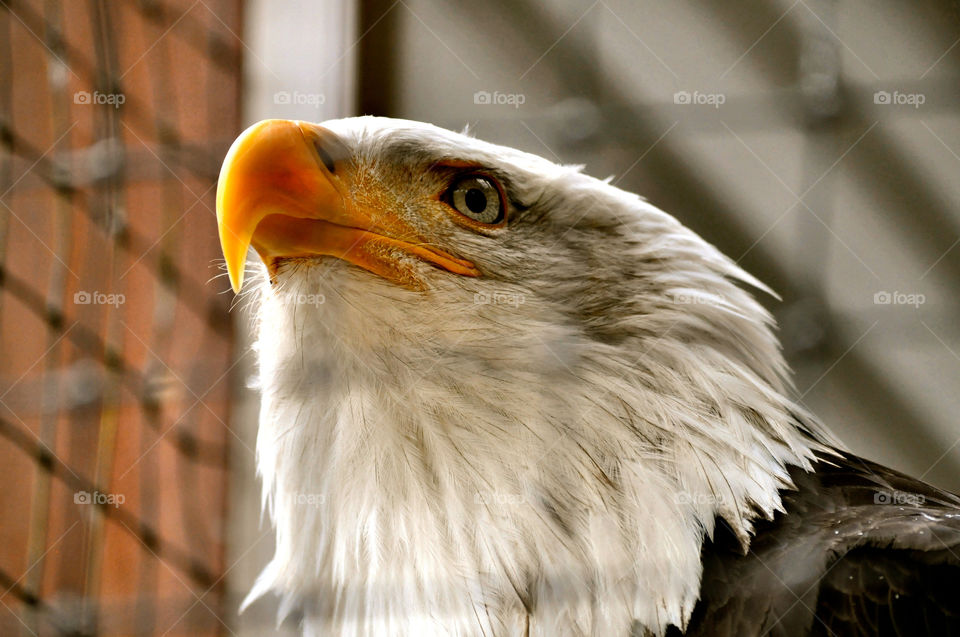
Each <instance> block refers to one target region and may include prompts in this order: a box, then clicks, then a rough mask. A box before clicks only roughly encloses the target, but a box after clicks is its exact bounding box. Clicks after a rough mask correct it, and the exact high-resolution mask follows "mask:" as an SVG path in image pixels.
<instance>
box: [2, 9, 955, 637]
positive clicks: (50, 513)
mask: <svg viewBox="0 0 960 637" xmlns="http://www.w3.org/2000/svg"><path fill="white" fill-rule="evenodd" d="M958 103H960V6H958V4H957V2H954V1H949V0H914V1H913V2H911V3H904V2H899V1H897V0H869V1H867V0H857V1H841V0H832V1H831V0H763V1H753V0H751V1H743V2H726V3H717V2H711V1H709V0H686V1H682V2H677V1H676V0H642V1H636V0H634V1H628V0H597V1H596V2H592V3H591V2H583V1H579V0H577V1H575V0H551V1H550V2H543V1H538V0H487V1H485V2H476V1H466V0H463V1H458V2H444V1H441V0H395V1H391V0H343V1H339V2H334V1H332V0H313V1H307V0H287V1H284V2H268V0H113V1H110V2H108V1H106V0H100V1H97V0H73V1H71V2H58V1H55V0H0V481H2V482H0V483H2V485H3V488H0V635H4V636H5V635H77V636H80V635H171V636H173V635H267V634H288V633H290V632H291V630H292V628H293V627H294V626H295V623H296V622H295V618H294V619H293V620H288V621H287V622H286V623H285V624H283V625H282V626H280V627H279V628H275V620H274V616H275V608H276V604H275V602H273V601H271V600H265V601H261V602H257V603H256V604H254V605H253V606H252V607H251V608H250V609H249V610H248V611H247V612H246V613H244V614H243V615H238V614H237V607H238V604H239V602H240V600H241V599H242V597H243V596H244V595H245V593H246V591H247V590H249V587H250V585H251V583H252V581H253V579H254V578H255V577H256V574H257V573H258V571H259V569H260V568H262V567H263V565H264V564H266V562H267V560H268V559H269V556H270V555H271V553H272V548H273V546H272V542H273V540H272V537H271V534H270V531H269V528H268V527H269V525H267V524H262V523H261V519H260V513H259V487H258V484H257V480H256V476H255V469H254V454H253V447H254V439H255V433H256V409H257V403H256V400H257V399H256V396H255V395H252V394H251V392H249V391H248V390H246V385H247V382H248V379H249V378H250V376H251V375H252V374H253V373H254V371H255V370H254V368H253V366H252V360H251V358H252V357H251V356H250V355H249V337H248V334H247V332H246V325H247V319H246V317H245V316H244V312H243V311H242V310H234V311H232V312H231V311H230V310H231V304H232V299H233V295H232V293H231V292H230V291H229V284H228V283H227V281H226V279H225V278H223V277H222V276H221V275H222V270H221V267H220V266H221V264H222V260H221V259H220V255H219V249H218V242H217V234H216V218H215V213H214V194H215V186H216V178H217V174H218V171H219V166H220V162H221V160H222V158H223V156H224V153H225V152H226V149H227V148H228V147H229V144H230V142H231V141H232V140H233V138H234V137H235V136H236V135H237V133H239V132H240V131H241V130H242V129H243V128H244V127H246V126H247V125H249V124H250V123H252V122H254V121H256V120H259V119H262V118H265V117H284V118H299V119H307V120H311V121H323V120H325V119H328V118H332V117H342V116H348V115H355V114H362V113H371V114H378V115H388V116H393V117H404V118H410V119H417V120H424V121H428V122H433V123H435V124H438V125H440V126H444V127H448V128H453V129H462V128H463V127H464V126H465V125H469V126H470V128H471V130H472V131H473V133H474V134H475V135H476V136H477V137H480V138H482V139H486V140H489V141H493V142H497V143H503V144H509V145H512V146H515V147H519V148H522V149H524V150H527V151H531V152H534V153H537V154H540V155H543V156H545V157H547V158H550V159H552V160H555V161H559V162H564V163H576V164H583V165H584V167H585V168H584V170H585V171H586V172H587V173H589V174H591V175H594V176H597V177H606V176H612V177H613V180H614V183H616V184H617V185H618V186H620V187H622V188H625V189H627V190H631V191H634V192H638V193H640V194H642V195H644V196H645V197H646V198H647V199H649V200H650V201H651V202H653V203H654V204H656V205H657V206H659V207H661V208H663V209H665V210H667V211H669V212H671V213H672V214H674V215H676V216H677V217H678V218H679V219H680V220H681V221H682V222H684V223H685V224H687V225H688V226H690V227H692V228H693V229H695V230H696V231H697V232H699V233H700V234H702V235H703V236H705V237H706V238H707V239H708V240H710V241H711V242H713V243H715V244H716V245H717V246H719V247H720V248H721V249H722V250H723V251H724V252H725V253H727V254H728V255H730V256H731V257H733V258H734V259H736V260H737V261H738V262H740V263H741V264H742V265H743V266H744V267H745V268H746V269H747V270H749V271H750V272H752V273H753V274H755V275H757V276H758V277H759V278H760V279H762V280H764V281H765V282H766V283H768V284H769V285H770V286H771V287H773V288H774V289H775V290H777V292H778V293H779V294H780V295H781V297H782V300H780V301H777V300H775V299H764V302H765V303H766V304H767V306H768V307H769V308H770V309H771V310H772V311H773V312H774V313H775V315H776V316H777V318H778V321H779V323H780V326H781V330H780V333H781V336H782V339H783V344H784V348H785V350H786V354H787V356H788V358H789V360H790V363H791V365H792V366H793V368H794V369H795V370H796V374H797V375H796V384H797V396H799V397H800V399H801V400H802V402H803V403H804V404H806V405H807V406H808V407H809V408H810V409H811V410H812V411H813V412H815V413H816V414H818V415H819V416H820V417H821V418H822V419H823V420H824V421H825V422H827V424H828V425H829V426H830V427H831V428H832V429H833V430H834V431H835V432H836V433H837V435H838V436H839V437H840V438H841V439H842V440H843V441H844V442H845V443H846V444H847V445H848V446H849V447H850V448H851V449H852V450H853V451H855V452H857V453H859V454H862V455H864V456H867V457H869V458H872V459H874V460H878V461H880V462H882V463H885V464H888V465H890V466H892V467H894V468H897V469H900V470H903V471H906V472H909V473H911V474H913V475H916V476H919V477H922V478H924V479H925V480H928V481H930V482H933V483H934V484H937V485H939V486H942V487H946V488H949V489H953V490H960V473H958V468H960V422H958V418H957V413H958V412H960V391H958V390H960V383H958V380H960V322H958V318H960V299H958V291H960V205H958V204H960V179H958V176H960V110H958Z"/></svg>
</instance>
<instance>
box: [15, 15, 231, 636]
mask: <svg viewBox="0 0 960 637" xmlns="http://www.w3.org/2000/svg"><path fill="white" fill-rule="evenodd" d="M241 4H242V3H241V2H240V1H239V0H197V1H195V2H178V1H173V0H165V1H163V2H159V1H148V0H142V1H134V0H129V1H127V0H124V1H122V2H107V1H105V0H101V1H96V0H90V1H89V2H59V1H52V0H47V1H44V0H34V1H24V0H2V1H0V325H2V330H0V480H2V484H3V487H4V488H2V489H0V518H2V520H3V521H2V524H0V634H2V635H171V636H172V635H213V634H225V633H229V632H230V629H229V627H228V626H226V625H225V624H224V623H223V620H222V619H221V617H223V616H224V615H225V613H224V612H223V608H222V607H223V605H224V600H225V595H224V584H223V580H224V575H225V572H226V571H227V569H228V567H229V565H228V564H225V532H226V529H225V520H226V506H227V471H228V469H229V466H228V463H229V456H228V449H229V448H230V444H231V440H232V434H231V432H230V430H229V428H228V426H227V422H228V416H229V385H230V378H231V372H232V368H231V364H232V361H233V359H232V355H233V353H232V343H233V332H232V326H231V323H230V321H229V318H228V313H227V310H228V309H229V302H230V297H229V296H227V295H223V294H217V293H216V292H217V291H222V290H224V289H226V288H227V286H226V285H225V284H220V283H219V280H218V282H216V283H214V284H211V283H210V279H211V278H213V277H215V276H217V275H218V274H220V273H221V271H220V269H219V267H218V266H217V259H218V257H219V252H218V246H217V239H216V237H217V233H216V217H215V213H214V194H215V188H216V178H217V173H218V169H219V162H220V159H221V158H222V157H223V154H224V152H225V151H226V148H227V147H228V145H229V143H230V141H231V139H232V138H233V136H234V135H235V134H236V131H237V128H238V126H239V117H240V116H239V104H240V72H241V57H242V56H241V51H242V44H241V42H240V40H239V38H238V37H237V35H236V34H237V33H238V32H239V30H240V27H241ZM234 444H235V443H234Z"/></svg>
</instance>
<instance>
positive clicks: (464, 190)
mask: <svg viewBox="0 0 960 637" xmlns="http://www.w3.org/2000/svg"><path fill="white" fill-rule="evenodd" d="M447 203H448V204H449V205H450V206H452V207H453V208H454V209H455V210H456V211H457V212H459V213H460V214H462V215H463V216H465V217H467V218H468V219H472V220H473V221H477V222H480V223H484V224H491V225H493V224H497V223H500V222H501V221H503V218H504V214H505V206H504V202H503V192H502V191H501V189H500V187H499V186H498V184H497V183H496V182H495V181H494V180H493V179H491V178H490V177H486V176H484V175H467V176H465V177H458V178H457V179H456V180H455V181H454V182H453V183H452V184H451V185H450V189H449V190H448V191H447Z"/></svg>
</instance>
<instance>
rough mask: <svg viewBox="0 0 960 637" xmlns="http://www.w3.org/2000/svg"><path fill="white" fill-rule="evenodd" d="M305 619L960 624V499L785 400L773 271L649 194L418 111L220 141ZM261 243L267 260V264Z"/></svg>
mask: <svg viewBox="0 0 960 637" xmlns="http://www.w3.org/2000/svg"><path fill="white" fill-rule="evenodd" d="M217 218H218V223H219V231H220V240H221V245H222V248H223V253H224V257H225V259H226V265H227V269H228V273H229V278H230V281H231V283H232V286H233V288H234V290H235V291H238V292H239V291H240V289H241V286H242V285H243V281H244V278H245V277H246V278H250V279H251V281H250V282H249V284H248V287H247V290H245V294H248V295H249V299H250V301H249V302H250V304H251V307H252V308H253V309H254V314H255V331H256V342H255V346H254V347H255V351H256V353H257V356H258V358H259V376H258V377H259V390H260V393H261V396H262V402H261V410H260V424H259V433H258V438H257V467H258V472H259V474H260V476H261V477H262V480H263V505H264V507H265V509H266V510H267V511H268V513H269V517H270V519H271V520H272V522H273V525H274V526H275V529H276V552H275V555H274V558H273V560H272V561H271V563H270V564H269V566H268V567H267V568H266V569H265V571H264V572H263V574H262V575H261V577H260V578H259V580H258V582H257V584H256V586H255V587H254V590H253V591H251V594H250V597H248V603H249V601H250V600H253V599H255V598H257V597H258V596H260V595H262V594H264V593H265V592H274V593H276V594H278V595H279V596H280V597H281V599H282V600H283V603H282V604H281V612H282V613H286V612H288V611H290V610H291V609H296V610H298V611H299V612H300V613H301V616H302V624H303V630H304V634H306V635H329V636H336V637H341V636H342V637H346V636H348V635H350V636H365V637H393V636H400V635H404V636H433V635H437V636H439V635H454V636H462V637H466V636H518V637H519V636H523V637H532V636H542V637H573V636H587V635H590V636H602V637H609V636H620V635H624V636H626V635H678V634H685V635H739V636H742V635H768V634H769V635H821V634H822V635H873V634H877V635H886V634H891V635H892V634H902V635H919V634H943V635H945V634H960V585H958V580H960V558H958V555H960V499H958V498H957V497H956V496H954V495H951V494H949V493H946V492H944V491H941V490H939V489H936V488H934V487H932V486H929V485H926V484H923V483H922V482H919V481H917V480H914V479H911V478H909V477H906V476H903V475H901V474H899V473H896V472H894V471H892V470H890V469H886V468H884V467H881V466H878V465H876V464H873V463H870V462H868V461H866V460H862V459H860V458H858V457H856V456H854V455H852V454H851V453H849V452H847V451H845V450H844V449H843V448H842V446H841V445H840V444H838V443H837V442H836V441H835V440H834V438H833V437H832V436H831V435H830V433H829V432H828V431H827V429H826V428H824V427H823V426H822V425H821V424H820V422H819V421H818V420H817V419H816V418H815V417H813V416H812V415H811V414H809V413H808V412H807V411H806V410H805V409H804V408H803V407H802V406H801V405H800V404H798V402H797V401H796V400H795V399H793V398H791V394H792V388H791V384H790V381H789V377H788V371H787V369H786V365H785V363H784V360H783V358H782V356H781V353H780V348H779V344H778V342H777V340H776V338H775V336H774V333H773V320H772V318H771V316H770V315H769V314H768V313H767V312H766V311H765V310H764V309H763V307H762V306H761V305H760V304H759V303H758V302H757V301H756V300H755V299H754V297H753V296H752V295H751V293H749V292H748V291H747V289H748V288H752V289H753V290H755V291H761V292H769V290H768V289H767V288H766V287H765V286H764V285H763V284H762V283H761V282H760V281H758V280H757V279H755V278H754V277H752V276H751V275H749V274H747V273H746V272H745V271H743V270H742V269H740V268H739V267H738V266H737V265H736V264H735V263H734V262H733V261H731V260H730V259H728V258H727V257H725V256H724V255H722V254H721V253H720V252H719V251H718V250H717V249H716V248H714V247H713V246H711V245H710V244H708V243H707V242H706V241H704V240H703V239H701V238H700V237H699V236H697V235H696V234H694V233H693V232H692V231H690V230H688V229H687V228H685V227H684V226H683V225H681V224H680V223H679V222H678V221H677V220H675V219H674V218H673V217H671V216H669V215H668V214H666V213H664V212H662V211H660V210H658V209H657V208H655V207H654V206H652V205H650V204H649V203H647V202H646V201H644V200H643V199H641V198H640V197H638V196H636V195H634V194H631V193H628V192H625V191H623V190H620V189H618V188H616V187H614V186H613V185H611V184H610V183H608V182H605V181H601V180H597V179H594V178H592V177H589V176H587V175H585V174H583V173H582V172H580V169H579V167H571V166H561V165H557V164H554V163H552V162H550V161H548V160H546V159H543V158H541V157H537V156H534V155H531V154H528V153H525V152H520V151H518V150H515V149H512V148H508V147H504V146H498V145H494V144H490V143H485V142H483V141H480V140H477V139H475V138H473V137H471V136H468V135H466V134H459V133H454V132H450V131H447V130H444V129H441V128H437V127H435V126H432V125H428V124H423V123H419V122H412V121H404V120H395V119H388V118H379V117H358V118H348V119H341V120H335V121H328V122H325V123H324V124H323V125H316V124H311V123H307V122H300V121H283V120H267V121H262V122H260V123H258V124H255V125H253V126H252V127H250V128H249V129H247V130H246V131H245V132H244V133H243V134H241V135H240V137H239V138H238V139H237V140H236V141H235V142H234V144H233V146H232V147H231V149H230V151H229V153H228V154H227V157H226V159H225V161H224V164H223V168H222V171H221V173H220V180H219V184H218V192H217ZM250 246H252V247H253V248H254V249H255V250H256V252H257V253H258V255H259V256H260V259H261V260H262V266H261V265H259V264H257V265H256V266H254V268H253V270H252V271H251V272H249V273H245V267H246V266H245V263H244V262H245V256H246V253H247V250H248V248H249V247H250Z"/></svg>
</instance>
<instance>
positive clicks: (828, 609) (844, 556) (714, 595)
mask: <svg viewBox="0 0 960 637" xmlns="http://www.w3.org/2000/svg"><path fill="white" fill-rule="evenodd" d="M792 478H793V482H794V484H795V486H796V490H794V491H784V492H783V494H782V496H783V505H784V509H785V511H784V512H783V513H778V514H777V515H776V516H775V518H774V519H773V520H769V521H761V522H760V523H758V524H757V525H756V529H755V534H754V537H753V540H752V542H751V544H750V548H749V550H748V551H747V553H746V554H744V553H743V550H742V547H741V546H740V543H739V541H738V540H737V539H736V538H735V536H734V535H733V533H732V532H731V531H730V530H729V529H728V528H727V527H726V525H725V524H723V523H718V528H717V531H716V533H715V534H714V538H713V540H712V541H710V542H707V543H706V544H705V545H704V548H703V562H704V573H703V579H702V585H701V594H700V600H699V602H698V603H697V607H696V608H695V610H694V613H693V617H692V619H691V622H690V624H689V625H688V627H687V631H686V632H685V633H684V634H686V635H713V636H717V637H720V636H724V635H738V636H747V635H771V636H783V637H787V636H789V637H793V636H799V635H836V636H838V637H839V636H844V635H904V636H906V635H960V585H958V582H960V498H958V497H957V496H955V495H953V494H950V493H947V492H945V491H942V490H940V489H937V488H935V487H932V486H930V485H928V484H925V483H923V482H921V481H919V480H916V479H913V478H910V477H908V476H905V475H903V474H901V473H898V472H896V471H893V470H891V469H888V468H886V467H883V466H880V465H877V464H875V463H872V462H868V461H866V460H863V459H861V458H858V457H856V456H852V455H848V454H843V455H840V456H839V457H835V458H829V459H827V458H822V459H821V460H820V461H819V462H818V463H816V465H815V470H814V471H813V472H805V471H803V470H801V469H795V470H794V471H793V472H792ZM671 634H673V635H679V634H680V632H679V631H678V630H677V629H676V628H671Z"/></svg>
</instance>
